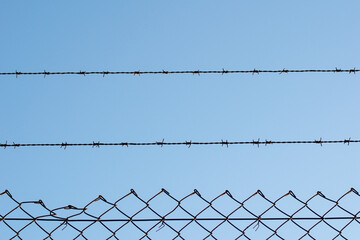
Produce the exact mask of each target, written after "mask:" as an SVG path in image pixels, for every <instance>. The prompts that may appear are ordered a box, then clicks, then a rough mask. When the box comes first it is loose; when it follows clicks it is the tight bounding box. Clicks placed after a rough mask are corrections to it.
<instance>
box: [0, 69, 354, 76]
mask: <svg viewBox="0 0 360 240" xmlns="http://www.w3.org/2000/svg"><path fill="white" fill-rule="evenodd" d="M359 71H360V69H356V68H353V69H339V68H335V69H285V68H284V69H282V70H257V69H253V70H225V69H222V70H195V71H189V70H186V71H165V70H162V71H140V70H138V71H89V72H88V71H68V72H65V71H64V72H48V71H43V72H19V71H15V72H0V75H3V76H5V75H13V76H16V77H18V76H21V75H44V77H46V76H48V75H82V76H86V75H102V76H103V77H105V76H107V75H134V76H140V75H144V74H146V75H149V74H165V75H167V74H193V75H200V74H222V75H223V74H234V73H245V74H246V73H251V74H260V73H279V74H282V73H354V74H355V73H357V72H359Z"/></svg>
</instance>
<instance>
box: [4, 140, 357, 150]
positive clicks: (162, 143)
mask: <svg viewBox="0 0 360 240" xmlns="http://www.w3.org/2000/svg"><path fill="white" fill-rule="evenodd" d="M340 143H341V144H347V145H350V143H360V140H352V139H351V138H348V139H345V140H322V138H320V140H311V141H310V140H295V141H293V140H281V141H272V140H265V141H261V140H260V139H258V140H257V141H255V140H252V141H228V140H226V141H224V140H221V141H215V142H194V141H185V142H165V140H164V139H163V140H162V141H156V142H107V143H106V142H100V141H97V142H94V141H93V142H91V143H67V142H63V143H12V144H10V143H8V142H7V141H6V142H5V143H0V147H1V148H4V149H6V148H7V147H13V148H19V147H60V148H64V149H66V148H67V147H87V146H90V147H93V148H94V147H97V148H99V147H100V146H126V147H129V146H137V147H139V146H161V147H163V146H180V145H184V146H187V147H188V148H190V147H191V146H193V145H221V146H227V147H229V145H254V146H257V147H260V145H264V146H267V145H276V144H318V145H320V146H323V145H324V144H340Z"/></svg>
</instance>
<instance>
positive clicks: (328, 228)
mask: <svg viewBox="0 0 360 240" xmlns="http://www.w3.org/2000/svg"><path fill="white" fill-rule="evenodd" d="M350 197H351V198H352V200H353V201H355V204H352V206H360V194H359V192H358V191H356V190H355V189H353V188H352V189H350V190H349V191H347V192H346V193H345V194H343V195H342V196H341V197H340V198H338V199H330V198H328V197H326V196H325V195H324V194H323V193H322V192H317V193H316V194H314V195H313V196H311V197H310V198H308V199H306V200H301V199H299V198H298V197H296V195H295V194H294V193H293V192H292V191H289V192H287V193H286V194H284V195H282V196H280V197H279V198H277V199H276V200H273V201H272V200H270V199H268V198H267V197H265V195H264V194H263V193H262V192H261V191H260V190H258V191H256V192H255V193H254V194H252V195H251V196H249V197H247V198H246V199H245V200H243V201H240V200H238V199H236V198H235V197H234V196H233V195H232V194H231V193H230V192H229V191H227V190H226V191H225V192H223V193H222V194H220V195H218V196H216V197H215V198H213V199H211V200H207V199H206V198H205V197H204V196H202V195H201V194H200V193H199V192H198V191H197V190H196V189H195V190H194V191H193V192H192V193H190V194H188V195H186V196H185V197H183V198H181V199H180V200H178V199H176V198H175V197H174V196H172V195H171V194H170V193H169V192H168V191H166V190H165V189H162V190H161V191H160V192H158V193H156V194H155V195H154V196H152V197H151V198H149V199H148V200H145V199H144V198H142V197H140V196H139V195H138V194H137V193H136V192H135V191H134V190H130V192H129V193H128V194H126V195H124V196H123V197H121V198H120V199H118V200H117V201H115V202H111V201H108V200H106V199H105V198H104V197H103V196H101V195H100V196H99V197H97V198H95V199H94V200H92V201H90V202H89V203H88V204H86V205H85V206H84V207H81V208H78V207H74V206H72V205H67V206H64V207H59V208H55V209H49V208H48V207H46V205H45V203H44V202H43V201H41V200H39V201H26V202H19V201H17V200H15V198H14V197H13V196H12V195H11V194H10V192H9V191H7V190H6V191H4V192H3V193H1V194H0V200H2V201H4V200H8V201H10V203H9V204H7V206H10V205H15V206H14V207H11V208H9V209H8V210H4V207H2V208H0V229H1V227H5V228H7V229H9V230H10V232H11V234H10V235H9V236H8V237H9V238H8V239H30V238H25V235H26V234H25V232H26V229H27V228H31V229H32V230H31V231H32V239H34V236H35V235H36V236H37V238H36V239H39V238H40V236H44V237H43V239H64V238H58V236H59V235H61V234H65V233H66V232H67V233H69V232H70V233H72V239H79V238H81V239H93V238H92V235H91V233H90V230H91V228H96V233H102V236H105V237H104V238H103V239H121V237H120V235H121V234H123V233H124V232H125V234H127V235H126V238H125V239H129V238H131V239H134V236H135V235H136V234H140V237H139V239H157V237H158V236H159V235H158V234H159V233H158V232H159V231H160V230H162V229H164V228H166V229H167V231H166V235H167V238H166V239H187V237H188V236H189V235H187V234H186V231H187V230H186V229H189V228H191V229H194V228H192V227H193V226H194V225H195V226H197V227H198V228H199V229H200V230H201V231H200V230H198V231H196V232H190V233H189V234H190V236H191V237H190V238H189V239H194V236H195V234H196V236H200V235H201V238H202V239H218V238H221V229H222V228H225V227H227V228H226V230H225V231H226V232H227V233H228V232H229V231H230V230H229V228H231V230H233V231H234V232H235V235H234V238H233V239H254V238H255V237H256V236H259V235H260V234H265V235H261V236H266V239H272V238H273V239H305V238H306V239H308V238H310V239H316V237H318V238H319V239H324V236H322V235H320V236H318V235H319V232H317V233H316V231H317V230H316V229H320V228H321V229H322V231H320V234H325V233H327V234H329V233H334V234H333V236H332V239H335V238H341V239H349V238H348V237H349V236H346V234H347V235H349V234H350V235H351V234H352V236H354V235H355V234H356V233H354V232H353V231H356V230H360V216H359V214H360V211H359V210H360V209H359V207H358V209H357V210H350V209H349V208H347V207H344V204H345V202H346V201H347V200H348V199H349V198H350ZM160 198H161V199H160ZM159 199H160V201H162V202H161V204H160V206H162V207H160V208H159V204H156V203H154V202H156V201H159ZM254 199H258V200H260V201H261V204H259V203H257V204H255V205H252V204H251V201H253V200H254ZM225 200H226V201H230V202H231V203H232V204H233V205H232V206H231V207H230V205H231V204H226V207H227V208H228V209H227V211H225V210H224V209H223V210H220V209H219V207H217V205H216V204H217V203H218V202H221V201H225ZM126 201H128V202H127V203H129V201H130V205H129V206H136V205H140V206H139V207H137V208H136V209H135V211H133V213H131V214H129V213H126V212H127V209H124V207H122V203H124V202H126ZM286 201H292V202H295V203H296V204H297V207H296V208H293V209H292V210H290V205H289V204H288V202H286ZM316 201H317V202H318V201H322V202H321V203H320V204H321V205H322V206H327V207H326V208H325V210H324V211H321V212H322V213H320V211H319V210H316V208H315V206H313V205H312V204H313V202H316ZM189 202H191V205H193V203H195V202H200V203H201V204H202V206H201V207H200V208H199V209H198V210H189V207H188V206H186V203H189ZM283 202H286V203H287V204H285V206H286V207H285V208H289V209H284V207H281V203H283ZM356 202H357V204H356ZM318 204H319V203H318ZM29 205H32V206H33V208H30V209H31V210H26V209H28V207H29ZM164 205H173V207H171V208H169V209H170V210H167V211H166V212H165V213H162V214H161V213H160V211H161V210H163V209H164V207H163V206H164ZM223 205H224V204H223ZM261 205H262V206H263V207H264V208H263V210H261V211H260V213H256V212H259V209H260V208H261ZM94 208H100V209H101V210H100V211H98V213H97V214H94V213H92V210H91V209H94ZM351 209H353V208H351ZM241 211H242V212H241ZM339 211H340V212H341V214H340V215H339ZM39 212H42V214H39ZM44 212H45V214H44ZM64 212H65V213H64ZM176 212H180V213H181V214H183V215H185V217H174V216H173V215H175V216H176ZM209 212H210V213H211V214H210V215H216V216H215V217H211V216H210V217H204V216H206V214H209ZM225 212H227V213H225ZM240 212H241V214H240V215H242V216H244V215H246V214H247V215H250V217H242V216H240V217H239V216H238V217H236V214H238V213H240ZM16 213H17V214H22V215H25V217H13V215H16ZM334 213H336V214H338V215H337V216H333V214H334ZM64 214H65V215H66V216H62V215H64ZM110 214H113V215H114V214H117V215H119V216H121V217H119V218H109V217H108V216H109V215H110ZM269 214H272V215H274V214H275V215H276V216H268V215H269ZM304 214H305V215H304ZM113 215H111V216H113ZM154 215H155V217H154ZM278 215H281V216H280V217H279V216H278ZM140 216H142V217H140ZM149 216H152V217H149ZM339 221H340V223H342V224H340V225H341V226H340V225H339ZM50 222H51V223H53V224H55V225H52V226H53V227H52V228H49V227H48V225H46V226H45V224H46V223H50ZM111 222H112V223H117V225H116V226H114V225H112V226H110V225H109V224H110V223H111ZM141 222H147V223H148V225H147V226H144V225H142V224H141ZM176 222H178V223H179V222H180V223H182V225H181V226H179V225H177V226H175V223H176ZM207 222H213V223H214V224H213V225H212V226H209V225H208V224H206V223H207ZM241 223H242V224H241ZM274 223H275V224H274ZM15 225H16V227H15ZM305 225H307V226H305ZM129 226H132V227H133V228H132V230H129ZM289 226H292V227H293V228H295V229H296V230H298V231H299V233H298V234H296V232H295V231H294V230H290V231H289V230H287V231H286V230H285V231H283V229H285V228H287V227H289ZM339 226H340V227H339ZM134 227H135V228H134ZM324 228H325V231H324ZM347 228H350V229H351V231H352V232H351V231H350V232H349V231H344V230H345V229H347ZM59 229H60V230H59ZM133 229H136V230H137V232H136V231H134V230H133ZM193 231H194V230H193ZM92 232H93V231H92ZM345 232H346V233H345ZM26 236H27V235H26ZM5 237H6V236H5V235H3V236H2V239H5ZM96 239H99V238H98V237H97V238H96ZM197 239H198V237H197ZM227 239H229V238H227ZM256 239H258V237H257V238H256ZM262 239H263V238H262ZM326 239H331V238H326ZM351 239H353V238H351Z"/></svg>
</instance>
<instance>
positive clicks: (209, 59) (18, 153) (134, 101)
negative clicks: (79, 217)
mask: <svg viewBox="0 0 360 240" xmlns="http://www.w3.org/2000/svg"><path fill="white" fill-rule="evenodd" d="M359 8H360V2H358V1H355V0H349V1H347V0H346V1H341V2H339V1H322V0H321V1H307V0H306V1H301V2H300V1H298V2H294V1H271V2H270V1H256V2H255V1H221V2H220V1H202V0H199V1H155V2H154V1H131V2H125V1H105V2H104V1H103V2H101V3H100V2H95V1H90V2H89V1H76V2H74V1H61V2H49V1H36V2H29V1H12V2H3V3H1V7H0V29H1V37H0V45H1V46H2V48H1V54H0V63H1V68H0V71H1V72H14V71H16V70H17V71H23V72H26V71H30V72H31V71H44V70H46V71H79V70H83V71H137V70H142V71H156V70H163V69H164V70H198V69H200V70H212V69H215V70H221V69H222V68H225V69H228V70H236V69H241V70H247V69H254V68H256V69H283V68H286V69H307V68H315V69H322V68H324V69H334V68H335V67H337V68H342V69H349V68H354V67H356V68H359V65H360V61H359V53H360V47H359V44H358V43H359V40H360V33H359V30H358V27H357V25H358V22H359V20H360V19H359V14H358V10H359ZM0 81H1V83H2V85H1V86H2V87H1V88H0V96H1V99H2V100H1V101H2V103H3V104H2V107H1V108H0V114H1V118H0V142H2V143H3V142H5V141H6V140H7V141H9V142H16V143H20V142H21V143H28V142H29V143H30V142H36V143H42V142H65V141H67V142H92V141H102V142H111V141H116V142H122V141H129V142H130V141H134V142H136V141H161V140H162V139H163V138H165V140H167V141H187V140H193V141H218V140H221V139H224V140H225V139H227V140H229V141H231V140H234V141H235V140H240V141H241V140H244V141H246V140H253V139H258V138H260V139H263V140H264V139H268V140H270V139H271V140H285V139H286V140H300V139H303V140H314V139H319V138H320V137H322V138H323V139H344V138H349V137H352V138H353V139H358V138H359V137H360V128H359V127H358V123H359V121H358V119H359V117H360V114H359V111H358V104H357V103H359V100H360V94H359V89H360V88H359V87H360V82H359V75H354V74H351V75H350V74H345V73H338V74H331V73H330V74H319V73H317V74H315V73H314V74H310V73H309V74H282V75H278V74H260V75H251V74H248V75H237V74H233V75H224V76H222V75H200V76H197V75H195V76H193V75H169V76H163V75H160V76H156V75H148V76H145V75H142V76H122V75H117V76H106V77H105V78H103V77H101V76H86V77H83V76H48V77H46V78H43V77H42V76H20V77H18V78H17V79H16V78H15V77H14V76H1V78H0ZM359 154H360V148H359V146H358V145H356V144H352V145H350V146H346V145H341V144H340V145H324V146H323V147H320V146H318V145H293V146H289V145H275V146H266V147H260V148H257V147H254V146H230V147H229V148H225V147H221V146H210V147H208V146H193V147H191V148H190V149H187V148H186V147H184V146H180V147H164V148H160V147H129V148H121V147H102V148H100V149H92V148H68V149H66V150H63V149H58V148H20V149H16V150H14V149H6V150H0V159H1V166H2V167H1V169H2V171H1V172H2V181H1V182H0V191H1V190H2V189H9V190H10V191H11V192H12V193H13V195H14V196H16V198H17V199H19V200H24V201H25V200H33V199H42V200H43V201H45V202H46V203H48V205H49V206H50V207H58V206H62V205H67V204H72V205H80V206H81V205H84V204H85V203H86V202H88V201H90V200H92V199H93V198H95V197H96V196H97V195H99V194H101V195H103V196H105V197H107V198H110V199H114V200H115V199H116V198H118V197H120V196H122V195H124V194H126V193H127V192H128V191H129V189H130V188H134V189H135V190H136V191H137V192H138V193H141V194H142V195H143V196H144V197H145V198H146V197H149V196H151V195H153V194H155V193H156V192H158V191H159V190H160V189H161V188H165V189H167V190H168V191H169V192H171V193H172V194H173V195H175V196H177V197H179V198H180V197H182V196H184V195H185V194H187V193H190V192H192V190H193V189H194V188H197V189H198V190H199V191H200V192H201V193H202V194H203V195H205V196H208V197H209V198H211V197H214V196H216V195H217V194H220V193H221V192H223V191H224V190H225V189H228V190H230V191H231V192H232V193H236V194H237V196H239V197H240V198H243V199H245V197H246V196H248V195H249V194H252V193H254V192H255V191H256V190H257V189H261V190H262V191H263V192H264V193H265V194H266V195H267V196H269V197H270V198H273V199H274V198H276V197H279V196H280V195H282V194H284V193H286V192H287V191H288V190H289V189H292V190H293V191H294V192H296V193H297V194H298V195H300V196H303V197H304V198H306V197H309V196H311V195H313V194H314V193H316V191H318V190H321V191H323V192H324V193H328V194H329V196H333V197H334V198H336V197H339V196H340V195H342V193H345V192H346V191H347V190H348V189H350V188H351V187H354V188H357V189H359V176H358V169H359V167H360V163H359V160H358V159H359Z"/></svg>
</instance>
